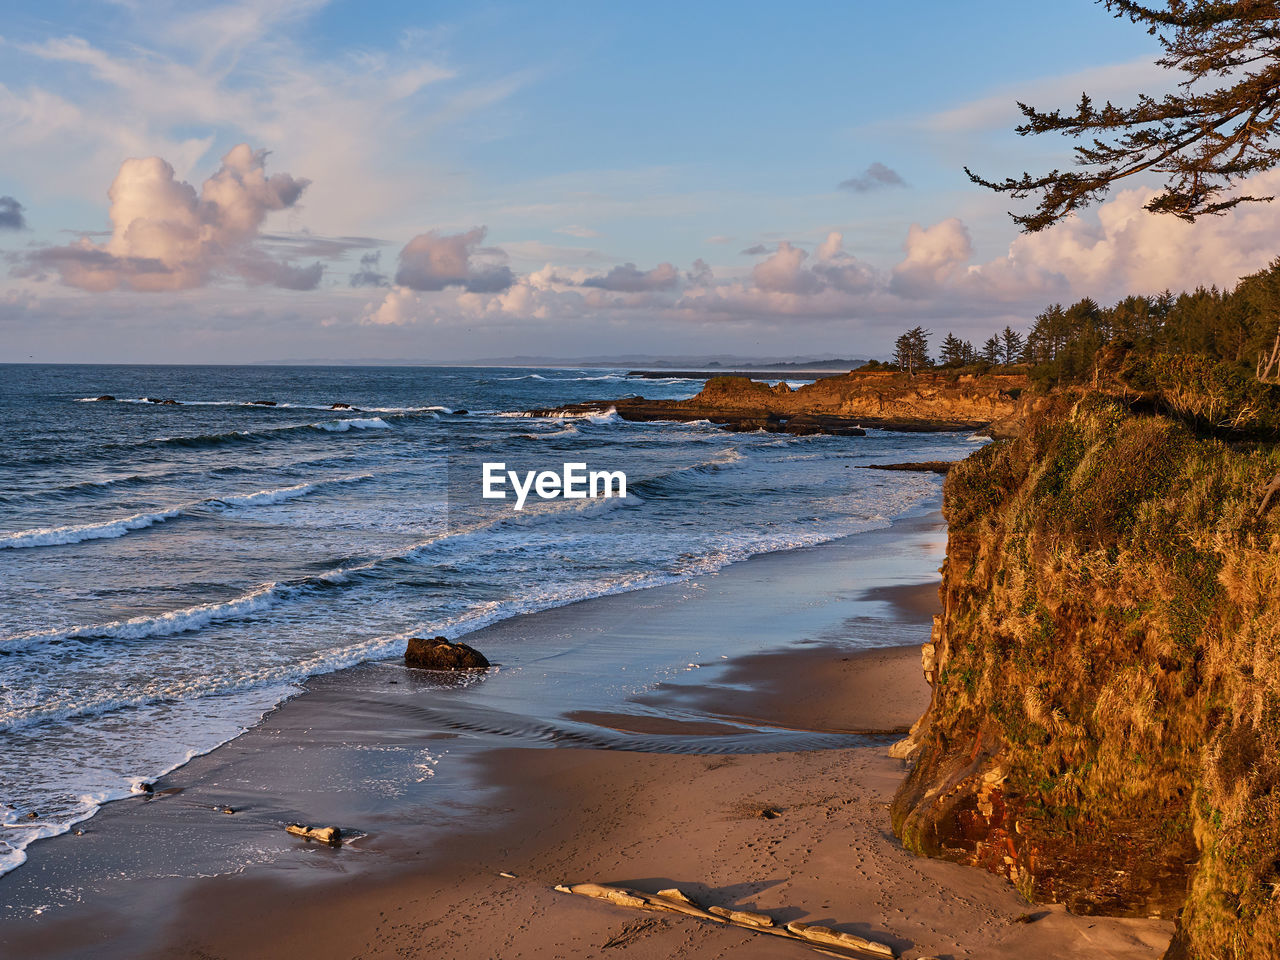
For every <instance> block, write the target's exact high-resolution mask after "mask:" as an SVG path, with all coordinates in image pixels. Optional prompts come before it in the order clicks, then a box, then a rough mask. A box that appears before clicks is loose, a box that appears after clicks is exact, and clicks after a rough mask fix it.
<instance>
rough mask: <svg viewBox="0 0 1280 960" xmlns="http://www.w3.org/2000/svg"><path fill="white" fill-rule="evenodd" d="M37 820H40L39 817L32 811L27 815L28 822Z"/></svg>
mask: <svg viewBox="0 0 1280 960" xmlns="http://www.w3.org/2000/svg"><path fill="white" fill-rule="evenodd" d="M39 818H40V815H39V814H38V813H36V812H35V811H34V810H32V811H31V812H30V813H28V814H27V819H28V820H38V819H39Z"/></svg>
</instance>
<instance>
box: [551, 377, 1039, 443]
mask: <svg viewBox="0 0 1280 960" xmlns="http://www.w3.org/2000/svg"><path fill="white" fill-rule="evenodd" d="M1026 387H1027V379H1026V377H1023V376H1020V375H1014V374H1008V375H1006V374H987V375H984V376H981V377H978V376H959V375H955V374H948V373H946V372H941V371H939V372H928V373H919V374H916V375H915V376H914V377H909V376H907V375H906V374H900V373H899V374H895V373H883V372H870V373H858V372H852V373H847V374H843V375H841V376H836V377H824V378H823V379H821V380H817V381H815V382H813V383H810V384H805V385H803V386H800V387H798V388H796V389H794V390H793V389H791V387H789V386H788V385H787V384H786V383H785V382H781V383H778V384H776V385H774V386H769V385H768V384H766V383H762V382H761V381H759V380H751V379H748V378H746V377H712V378H711V379H710V380H708V381H707V382H706V384H705V385H704V386H703V388H702V390H701V391H700V392H699V393H698V394H697V395H696V396H694V397H690V398H689V399H688V400H646V399H644V398H643V397H627V398H623V399H620V400H608V401H592V402H588V403H580V404H573V405H570V406H565V407H554V408H547V409H541V410H532V411H530V413H532V414H534V415H536V416H556V415H563V414H583V413H599V412H602V411H604V410H608V409H614V410H616V411H617V413H618V416H620V417H622V418H623V419H624V420H683V421H690V420H710V421H711V422H712V423H720V424H723V425H725V426H726V427H727V428H729V429H732V430H767V431H770V432H778V433H832V434H847V435H854V436H856V435H858V433H860V432H861V428H863V427H877V428H880V429H885V430H905V431H941V430H977V429H980V428H983V427H988V426H991V425H992V424H994V423H997V422H999V421H1003V420H1006V419H1007V418H1009V417H1011V416H1013V415H1014V414H1015V412H1016V410H1017V403H1018V398H1019V396H1020V395H1021V394H1022V392H1023V391H1024V390H1025V389H1026Z"/></svg>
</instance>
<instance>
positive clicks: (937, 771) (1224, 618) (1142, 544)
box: [893, 392, 1280, 958]
mask: <svg viewBox="0 0 1280 960" xmlns="http://www.w3.org/2000/svg"><path fill="white" fill-rule="evenodd" d="M1278 472H1280V453H1278V452H1277V450H1276V448H1275V446H1274V445H1272V444H1259V443H1252V444H1247V445H1237V446H1234V447H1233V446H1231V445H1229V444H1227V443H1224V442H1223V441H1221V440H1218V439H1213V438H1210V437H1206V436H1202V435H1197V434H1194V433H1192V432H1191V431H1190V430H1189V429H1188V428H1187V427H1186V426H1184V425H1182V424H1181V423H1180V422H1177V421H1174V420H1171V419H1166V418H1164V417H1161V416H1152V415H1144V416H1138V415H1134V414H1133V413H1132V412H1130V410H1129V409H1128V407H1127V406H1126V405H1125V404H1124V403H1123V402H1121V401H1120V400H1118V399H1116V398H1112V397H1108V396H1106V395H1103V394H1100V393H1097V392H1094V393H1090V394H1074V395H1065V396H1060V397H1057V398H1054V399H1052V400H1051V401H1048V402H1043V403H1041V404H1040V405H1039V409H1038V410H1035V411H1034V412H1032V413H1031V415H1030V417H1029V419H1028V422H1027V424H1026V426H1025V429H1024V430H1023V431H1022V433H1021V436H1019V437H1018V438H1017V439H1015V440H1011V441H1005V442H998V443H994V444H992V445H990V446H989V447H987V448H985V449H983V450H982V451H980V452H979V453H977V454H975V455H974V456H972V457H970V458H969V459H968V460H967V461H965V462H964V463H962V464H959V465H957V466H956V467H954V468H953V469H952V471H951V472H950V474H949V475H948V478H947V481H946V486H945V507H944V509H945V513H946V517H947V521H948V524H949V531H950V540H949V544H948V552H947V559H946V562H945V566H944V568H943V585H942V597H943V613H942V615H941V616H940V617H938V618H937V620H936V622H935V626H934V636H933V641H932V643H930V644H928V645H926V647H925V649H924V658H923V659H924V663H923V666H924V667H925V669H926V676H927V677H928V678H929V679H930V681H931V683H932V684H933V699H932V703H931V705H930V707H929V709H928V712H927V713H926V714H925V716H924V717H923V718H922V720H921V722H920V723H919V724H918V725H917V728H916V730H915V731H914V733H913V736H912V738H911V743H910V744H909V746H908V747H907V749H908V750H913V751H914V767H913V768H912V770H911V772H910V774H909V776H908V778H907V780H906V782H905V783H904V784H903V786H902V788H901V790H900V791H899V793H898V795H897V797H896V798H895V801H894V805H893V822H894V829H895V832H897V833H898V835H899V836H900V837H901V838H902V840H903V842H904V843H905V844H906V845H907V846H908V847H909V848H911V849H913V850H915V851H917V852H919V853H921V854H925V855H929V856H935V857H943V858H947V859H952V860H957V861H960V862H964V863H969V864H973V865H976V866H980V867H984V868H986V869H988V870H991V871H993V872H995V873H999V874H1001V875H1003V876H1007V877H1008V878H1009V879H1010V880H1012V881H1013V882H1014V883H1015V884H1017V885H1018V887H1019V888H1020V889H1021V890H1022V891H1023V892H1024V893H1025V894H1027V895H1028V896H1029V897H1031V898H1032V899H1037V900H1044V901H1058V902H1065V903H1066V904H1067V905H1068V906H1069V907H1070V908H1071V909H1072V910H1075V911H1077V912H1083V913H1089V912H1094V913H1108V914H1119V915H1128V916H1160V917H1178V918H1179V926H1178V935H1177V937H1176V938H1175V942H1174V946H1173V947H1171V953H1170V955H1171V956H1193V957H1214V958H1245V957H1248V958H1255V957H1256V958H1261V957H1276V956H1280V739H1278V738H1280V659H1278V658H1280V504H1276V505H1274V506H1273V505H1271V504H1268V505H1267V509H1260V507H1261V506H1262V498H1263V493H1262V492H1263V490H1264V488H1265V487H1266V485H1267V481H1268V480H1270V479H1271V478H1272V477H1273V476H1274V475H1276V474H1277V473H1278ZM1273 499H1277V500H1280V498H1273Z"/></svg>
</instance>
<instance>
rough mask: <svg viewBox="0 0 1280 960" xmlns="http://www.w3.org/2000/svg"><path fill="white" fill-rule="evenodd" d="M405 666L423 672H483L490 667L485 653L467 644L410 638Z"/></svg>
mask: <svg viewBox="0 0 1280 960" xmlns="http://www.w3.org/2000/svg"><path fill="white" fill-rule="evenodd" d="M404 662H405V666H409V667H420V668H421V669H423V670H481V669H484V668H485V667H487V666H489V661H488V660H487V659H485V656H484V654H483V653H481V652H480V651H479V650H477V649H476V648H475V647H472V646H469V645H467V644H465V643H450V642H449V641H448V640H446V639H445V638H444V637H435V638H433V639H430V640H426V639H423V638H422V637H410V638H409V643H408V645H407V646H406V647H405V651H404Z"/></svg>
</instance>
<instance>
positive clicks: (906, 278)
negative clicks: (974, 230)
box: [890, 217, 973, 299]
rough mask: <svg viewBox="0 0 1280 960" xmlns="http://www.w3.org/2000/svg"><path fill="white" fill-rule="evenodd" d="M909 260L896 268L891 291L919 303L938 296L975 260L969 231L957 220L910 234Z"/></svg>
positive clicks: (915, 226)
mask: <svg viewBox="0 0 1280 960" xmlns="http://www.w3.org/2000/svg"><path fill="white" fill-rule="evenodd" d="M905 249H906V252H907V255H906V257H905V258H904V259H903V260H902V262H901V263H899V264H898V265H897V266H895V267H894V268H893V280H892V281H891V283H890V289H891V290H892V291H893V292H894V293H896V294H898V295H899V296H902V297H909V298H912V299H918V298H922V297H928V296H931V295H933V294H935V293H936V292H937V291H938V289H939V288H940V287H942V285H943V284H945V283H946V282H947V281H948V280H949V279H951V277H953V276H954V275H955V273H956V272H957V270H959V269H960V268H961V267H963V266H964V264H966V263H967V262H968V261H969V258H970V257H971V256H973V242H972V240H970V238H969V230H968V228H967V227H966V226H965V225H964V224H963V223H961V222H960V220H959V219H958V218H956V217H951V218H949V219H947V220H943V221H942V222H941V223H935V224H934V225H933V226H931V227H928V228H925V227H921V226H920V224H918V223H913V224H912V225H911V228H910V229H909V230H908V231H907V242H906V247H905Z"/></svg>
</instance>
